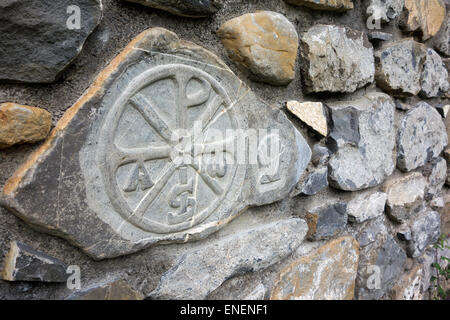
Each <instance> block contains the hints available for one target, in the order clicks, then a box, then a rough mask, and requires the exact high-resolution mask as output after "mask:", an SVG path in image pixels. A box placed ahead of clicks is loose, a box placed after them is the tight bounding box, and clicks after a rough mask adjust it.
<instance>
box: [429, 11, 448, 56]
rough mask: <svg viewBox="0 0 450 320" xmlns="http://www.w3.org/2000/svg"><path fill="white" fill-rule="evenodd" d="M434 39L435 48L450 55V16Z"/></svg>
mask: <svg viewBox="0 0 450 320" xmlns="http://www.w3.org/2000/svg"><path fill="white" fill-rule="evenodd" d="M433 41H434V48H435V49H436V50H437V51H438V52H440V53H442V54H444V55H446V56H450V17H447V19H446V20H445V22H444V25H443V26H442V27H441V31H439V33H438V34H437V35H436V36H435V37H434V38H433Z"/></svg>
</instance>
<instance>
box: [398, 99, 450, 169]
mask: <svg viewBox="0 0 450 320" xmlns="http://www.w3.org/2000/svg"><path fill="white" fill-rule="evenodd" d="M447 142H448V137H447V133H446V129H445V125H444V122H443V121H442V118H441V116H440V115H439V113H438V112H437V111H436V109H435V108H433V107H432V106H430V105H428V104H427V103H425V102H421V103H419V104H417V105H416V106H415V107H414V108H413V109H411V110H410V111H408V113H407V114H406V115H405V117H404V118H403V119H402V121H401V124H400V128H399V130H398V136H397V167H398V168H399V169H400V170H402V171H411V170H414V169H416V168H418V167H420V166H422V165H424V164H425V163H427V162H429V161H430V160H432V159H434V158H436V157H438V156H439V154H440V153H441V152H442V150H443V149H444V148H445V147H446V146H447Z"/></svg>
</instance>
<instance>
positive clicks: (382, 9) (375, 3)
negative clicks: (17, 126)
mask: <svg viewBox="0 0 450 320" xmlns="http://www.w3.org/2000/svg"><path fill="white" fill-rule="evenodd" d="M404 6H405V0H370V2H369V6H368V8H367V13H368V14H370V15H371V17H372V18H373V19H375V20H380V21H381V22H384V23H386V22H389V21H391V20H394V19H396V18H397V17H398V16H399V15H400V14H401V13H402V10H403V7H404Z"/></svg>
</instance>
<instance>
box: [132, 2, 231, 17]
mask: <svg viewBox="0 0 450 320" xmlns="http://www.w3.org/2000/svg"><path fill="white" fill-rule="evenodd" d="M126 1H128V2H134V3H139V4H142V5H144V6H147V7H152V8H156V9H161V10H165V11H168V12H170V13H172V14H175V15H177V16H183V17H190V18H203V17H208V16H211V15H213V14H214V13H216V12H217V11H219V9H220V8H221V7H222V4H223V0H188V1H186V0H126Z"/></svg>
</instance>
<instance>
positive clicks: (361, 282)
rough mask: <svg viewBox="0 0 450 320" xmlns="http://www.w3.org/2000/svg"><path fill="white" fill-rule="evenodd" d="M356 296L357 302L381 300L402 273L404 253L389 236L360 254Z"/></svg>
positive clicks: (404, 262)
mask: <svg viewBox="0 0 450 320" xmlns="http://www.w3.org/2000/svg"><path fill="white" fill-rule="evenodd" d="M360 258H361V259H360V262H359V267H358V275H357V276H356V283H357V288H358V289H357V290H356V296H357V298H358V299H359V300H378V299H380V298H382V297H383V296H384V295H385V294H386V293H387V292H388V291H389V290H390V289H391V288H392V287H393V286H394V285H395V284H396V282H397V281H398V280H399V278H400V277H401V275H402V274H403V272H404V267H405V264H406V253H405V251H404V250H403V249H402V248H401V247H400V246H399V245H398V244H397V242H396V241H395V240H394V238H392V237H391V236H390V235H387V236H385V239H384V240H381V241H376V242H373V243H372V244H370V245H368V246H365V247H364V248H363V249H362V250H361V253H360Z"/></svg>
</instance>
